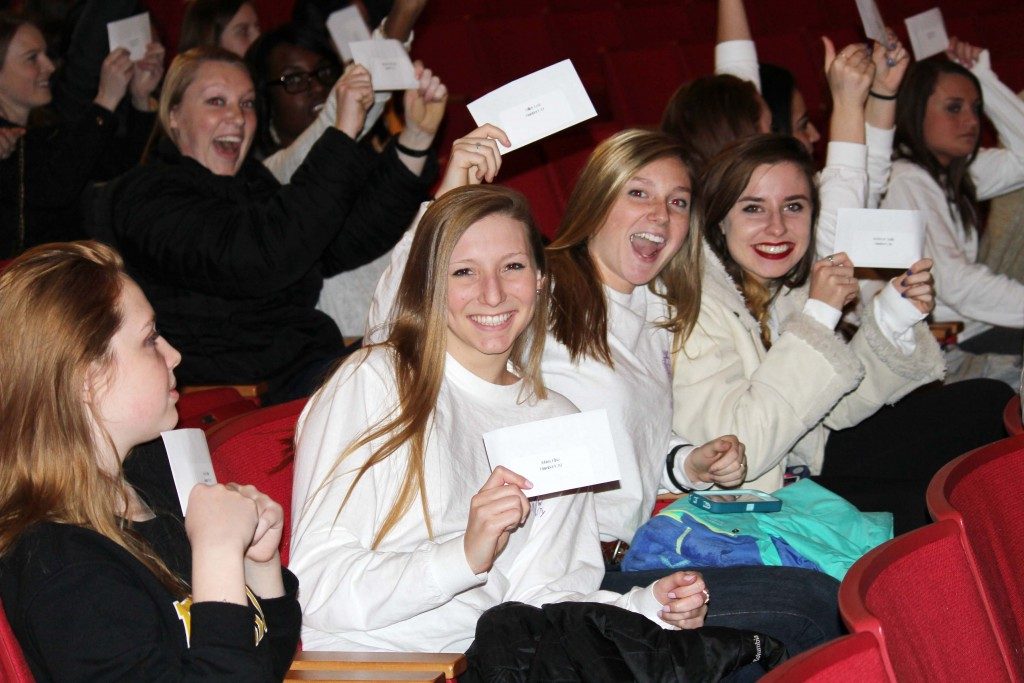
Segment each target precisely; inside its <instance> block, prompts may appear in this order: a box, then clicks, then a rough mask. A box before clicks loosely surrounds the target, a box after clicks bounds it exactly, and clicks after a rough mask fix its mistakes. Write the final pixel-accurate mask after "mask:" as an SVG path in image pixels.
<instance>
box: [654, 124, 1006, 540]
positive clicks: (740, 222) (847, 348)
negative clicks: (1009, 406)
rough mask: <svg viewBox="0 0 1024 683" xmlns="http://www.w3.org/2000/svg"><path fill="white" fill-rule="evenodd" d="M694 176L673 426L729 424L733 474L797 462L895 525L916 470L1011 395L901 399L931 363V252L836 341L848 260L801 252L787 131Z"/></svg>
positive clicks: (970, 390)
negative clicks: (684, 330) (737, 453)
mask: <svg viewBox="0 0 1024 683" xmlns="http://www.w3.org/2000/svg"><path fill="white" fill-rule="evenodd" d="M701 189H702V194H701V195H700V197H698V201H697V203H696V207H695V221H696V223H697V224H698V225H699V226H700V228H701V230H702V231H703V233H704V236H705V240H706V242H707V246H706V248H705V251H704V256H705V259H704V260H705V263H704V274H703V278H702V292H701V301H700V314H699V316H698V318H697V323H696V325H695V326H694V328H693V331H692V332H691V333H690V334H689V336H687V337H686V338H685V342H684V344H683V346H682V348H680V349H679V350H678V351H677V353H676V354H675V357H674V368H675V372H674V376H673V392H674V394H675V399H676V400H675V413H674V417H673V425H674V427H675V430H676V431H677V433H680V434H686V435H687V436H689V437H690V438H692V439H697V440H700V439H702V438H708V435H714V434H719V433H721V432H723V431H731V432H733V433H735V434H736V435H737V437H739V438H740V439H741V440H742V441H743V442H744V443H745V444H746V445H747V462H748V467H749V469H748V471H747V473H746V477H745V481H744V486H746V487H750V488H756V489H761V490H764V491H773V490H776V489H778V488H779V487H781V486H782V478H783V474H784V472H785V470H786V467H787V466H792V465H806V466H807V467H809V468H810V471H811V472H812V474H814V475H820V482H821V483H822V484H824V485H826V486H828V487H829V488H831V489H832V490H834V491H835V492H836V493H838V494H840V495H842V496H844V497H846V498H848V499H849V500H850V501H851V502H852V503H854V504H855V505H857V506H858V507H861V508H864V509H868V510H887V511H891V512H893V513H894V515H895V530H896V533H902V532H903V531H906V530H908V529H911V528H914V527H916V526H920V525H922V524H925V523H927V521H928V517H927V514H926V513H925V508H924V490H925V488H926V486H927V484H928V481H929V480H930V479H931V477H932V475H933V474H934V473H935V472H936V471H937V470H938V469H939V468H940V467H941V466H942V465H943V464H945V463H946V462H947V461H948V460H950V459H952V458H953V457H955V456H956V455H958V454H960V453H963V452H965V451H967V450H970V449H971V448H974V447H976V446H979V445H981V444H983V443H988V442H989V441H992V440H995V439H997V438H1000V436H1001V433H1000V432H1001V430H1000V427H999V423H998V421H999V415H1000V411H1001V408H999V406H1001V405H1003V404H1005V401H1006V400H1007V398H1008V397H1009V392H1008V390H1005V388H1004V387H1001V386H1000V385H999V383H997V382H991V381H977V382H972V383H962V384H958V385H952V386H951V387H945V388H943V389H942V390H937V391H933V392H927V393H923V394H920V395H915V396H912V397H906V395H907V394H908V393H909V392H911V391H912V390H914V389H915V388H917V387H919V386H921V385H924V384H927V383H929V382H931V381H933V380H936V379H939V378H941V377H942V375H943V371H944V364H943V360H942V354H941V352H940V351H939V348H938V345H937V344H936V343H935V340H934V338H933V337H932V335H931V332H930V331H929V330H928V326H927V325H926V324H925V323H924V318H925V317H926V316H927V315H928V314H929V313H930V312H931V310H932V308H933V307H934V293H935V292H934V288H933V285H932V275H931V265H932V264H931V260H929V259H922V260H921V261H918V262H917V263H914V264H913V265H912V266H911V267H910V268H909V269H908V270H907V272H906V273H903V274H901V275H900V276H898V277H896V278H893V280H892V281H890V282H889V283H888V284H887V285H886V286H885V288H883V290H882V291H881V293H880V294H879V295H878V296H876V297H875V298H874V300H873V301H871V302H868V305H866V306H865V309H864V317H863V320H862V324H861V326H860V329H859V330H858V332H857V333H856V334H855V335H854V336H853V338H852V339H851V340H850V341H849V342H848V343H847V342H845V341H844V340H843V339H842V338H841V337H839V336H837V335H835V333H834V329H835V327H836V325H837V324H838V322H839V319H840V315H841V311H842V309H843V307H844V306H846V305H847V304H849V303H851V302H852V301H853V299H854V298H856V296H857V291H858V286H857V281H856V279H855V278H854V276H853V267H854V264H852V263H851V262H850V261H849V259H848V258H847V257H846V255H845V254H834V255H830V256H829V257H827V258H826V259H822V260H820V261H815V260H814V229H815V222H816V220H817V215H818V203H819V199H818V192H817V189H816V188H815V185H814V175H813V168H812V165H811V160H810V157H808V156H807V154H806V152H805V151H804V149H803V148H802V146H801V145H800V143H799V142H797V141H796V140H794V139H793V138H788V137H781V136H757V137H754V138H750V139H748V140H745V141H743V142H741V143H738V144H737V145H735V146H733V147H731V148H729V149H727V150H726V151H725V152H723V153H722V154H721V155H719V156H718V157H716V158H715V159H713V160H712V162H711V163H710V164H709V166H708V169H707V171H706V172H705V173H704V174H703V175H702V177H701ZM904 397H906V398H904ZM892 404H895V406H894V407H890V408H885V409H883V410H881V411H880V409H882V408H883V406H886V405H892ZM965 405H970V406H971V407H972V410H971V411H964V410H963V406H965ZM979 416H983V417H981V418H980V419H979Z"/></svg>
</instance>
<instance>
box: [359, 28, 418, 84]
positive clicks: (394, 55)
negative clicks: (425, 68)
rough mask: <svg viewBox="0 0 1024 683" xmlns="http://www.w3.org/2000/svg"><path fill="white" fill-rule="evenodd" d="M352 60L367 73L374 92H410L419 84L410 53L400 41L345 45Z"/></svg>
mask: <svg viewBox="0 0 1024 683" xmlns="http://www.w3.org/2000/svg"><path fill="white" fill-rule="evenodd" d="M348 47H349V50H351V51H352V61H354V62H356V63H357V64H362V65H363V66H365V67H366V68H367V70H369V72H370V78H372V79H373V89H374V91H381V90H410V89H412V88H415V87H417V86H418V85H419V82H418V81H417V80H416V70H415V69H414V68H413V66H412V60H410V59H409V53H408V52H406V51H405V46H404V45H402V43H400V42H399V41H397V40H395V39H393V38H388V39H387V40H357V41H354V42H351V43H349V44H348Z"/></svg>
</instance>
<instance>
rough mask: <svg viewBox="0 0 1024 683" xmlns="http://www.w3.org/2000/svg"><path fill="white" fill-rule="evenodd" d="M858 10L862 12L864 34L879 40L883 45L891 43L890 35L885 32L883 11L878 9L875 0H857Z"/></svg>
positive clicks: (861, 19)
mask: <svg viewBox="0 0 1024 683" xmlns="http://www.w3.org/2000/svg"><path fill="white" fill-rule="evenodd" d="M856 1H857V11H858V12H860V21H861V23H862V24H864V35H866V36H867V37H868V38H871V39H872V40H877V41H878V42H879V43H881V44H882V45H888V44H889V36H888V35H887V34H886V32H885V21H883V20H882V13H881V12H879V11H878V5H877V4H876V3H875V0H856Z"/></svg>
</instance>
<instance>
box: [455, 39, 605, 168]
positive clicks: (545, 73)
mask: <svg viewBox="0 0 1024 683" xmlns="http://www.w3.org/2000/svg"><path fill="white" fill-rule="evenodd" d="M466 108H467V109H469V113H470V114H472V116H473V120H474V121H476V124H477V125H478V126H482V125H484V124H485V123H491V124H494V125H495V126H498V127H499V128H501V129H502V130H503V131H505V133H506V134H507V135H508V138H509V141H510V142H511V143H512V146H511V147H508V148H504V147H502V148H501V149H500V151H501V153H502V154H505V153H506V152H511V151H512V150H514V149H518V148H520V147H523V146H524V145H528V144H530V143H531V142H536V141H537V140H540V139H541V138H545V137H547V136H548V135H551V134H552V133H557V132H558V131H560V130H564V129H566V128H568V127H569V126H572V125H575V124H577V123H579V122H581V121H586V120H587V119H589V118H593V117H595V116H597V111H596V110H595V109H594V105H593V103H592V102H591V101H590V97H589V96H588V95H587V91H586V89H585V88H584V87H583V82H582V81H581V80H580V77H579V75H578V74H577V73H576V69H575V68H573V65H572V61H571V60H568V59H565V60H563V61H561V62H558V63H557V64H553V65H551V66H549V67H546V68H544V69H541V70H540V71H535V72H534V73H532V74H530V75H528V76H523V77H522V78H517V79H516V80H514V81H512V82H510V83H507V84H505V85H503V86H501V87H500V88H498V89H497V90H493V91H491V92H489V93H487V94H486V95H484V96H483V97H481V98H480V99H477V100H474V101H472V102H470V103H469V104H467V105H466Z"/></svg>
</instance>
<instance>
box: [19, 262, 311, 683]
mask: <svg viewBox="0 0 1024 683" xmlns="http://www.w3.org/2000/svg"><path fill="white" fill-rule="evenodd" d="M0 319H3V320H4V321H5V324H4V325H3V326H2V327H0V344H2V346H3V348H4V354H3V355H2V356H0V375H2V376H3V377H4V381H3V383H2V384H0V413H2V414H3V415H4V419H3V420H2V421H0V599H2V601H3V608H4V610H5V612H6V615H7V618H8V620H9V621H10V623H11V627H12V629H13V630H14V633H15V635H16V636H17V638H18V641H19V643H20V644H21V647H22V649H23V651H24V654H25V657H26V659H27V660H28V663H29V666H30V667H31V669H32V673H33V676H34V677H35V678H36V680H38V681H101V680H104V681H105V680H110V681H113V680H147V681H150V680H151V681H188V680H196V679H204V678H208V677H216V678H217V679H218V680H238V681H270V680H280V679H281V678H282V677H283V675H284V673H285V671H286V670H287V668H288V665H289V663H290V661H291V658H292V655H293V654H294V652H295V647H296V645H297V643H298V637H299V627H300V620H301V615H300V613H299V607H298V603H297V601H296V599H295V597H296V592H297V589H298V584H297V581H296V580H295V577H294V576H293V575H292V574H290V573H289V572H288V571H287V570H283V569H282V568H281V562H280V555H279V552H278V545H279V544H280V541H281V532H282V525H283V518H284V516H283V512H282V510H281V507H280V506H279V505H277V504H276V503H274V502H273V501H271V500H270V499H269V498H267V497H266V496H265V495H263V494H261V493H260V492H259V491H257V490H256V489H255V488H253V487H251V486H237V485H235V484H228V485H226V486H222V485H214V486H206V485H197V486H196V487H195V488H194V489H193V490H192V492H191V495H190V496H189V501H188V509H187V516H186V517H185V519H184V523H182V520H181V518H180V516H179V514H178V511H177V510H175V509H171V508H173V507H175V506H173V505H171V504H169V503H168V502H167V501H173V500H174V498H173V496H174V492H173V491H166V490H152V491H146V490H140V489H136V488H135V487H133V486H132V485H131V484H130V483H128V482H127V481H126V479H125V477H124V474H123V470H122V463H123V461H124V459H125V458H126V456H127V455H128V453H129V451H130V450H131V449H132V448H133V447H135V446H136V445H138V444H140V443H143V442H147V441H150V440H152V439H154V438H155V437H156V436H158V435H159V433H160V432H161V431H162V430H166V429H171V428H172V427H173V426H174V424H175V422H176V420H177V411H176V409H175V403H176V402H177V399H178V393H177V391H175V389H174V387H175V379H174V368H175V366H177V364H178V362H179V361H180V359H181V356H180V354H178V352H177V351H176V350H175V349H174V348H173V347H172V346H170V345H169V344H168V343H167V341H166V340H164V338H163V337H162V336H160V333H159V332H158V331H157V330H156V327H155V322H154V317H153V309H152V308H151V307H150V306H149V303H148V302H147V301H146V298H145V296H144V295H143V294H142V291H141V290H140V289H139V287H138V286H137V285H136V284H135V283H134V282H132V281H131V280H130V279H129V278H128V277H127V276H126V275H125V273H124V270H123V267H122V263H121V260H120V258H119V257H118V256H117V254H116V253H115V252H113V251H112V250H111V249H109V248H108V247H105V246H103V245H101V244H98V243H96V242H79V243H65V244H52V245H44V246H41V247H37V248H35V249H32V250H30V251H28V252H26V253H25V254H23V255H22V256H21V257H20V258H18V259H16V260H15V261H14V263H13V264H12V265H11V266H10V267H9V268H8V269H7V270H6V271H5V272H4V273H3V275H2V276H0ZM254 634H255V637H254Z"/></svg>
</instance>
